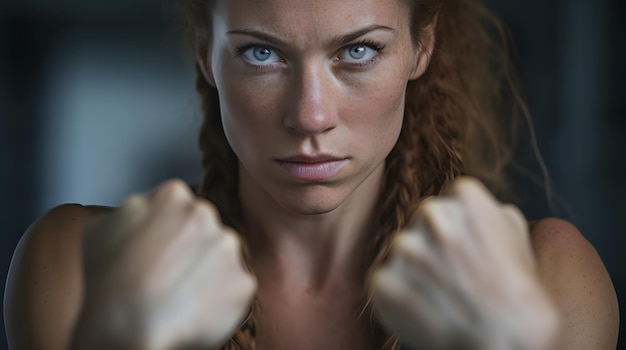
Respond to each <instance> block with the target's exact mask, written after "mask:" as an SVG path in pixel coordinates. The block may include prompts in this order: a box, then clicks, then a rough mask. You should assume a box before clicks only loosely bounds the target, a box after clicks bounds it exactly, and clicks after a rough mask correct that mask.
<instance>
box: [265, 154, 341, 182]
mask: <svg viewBox="0 0 626 350" xmlns="http://www.w3.org/2000/svg"><path fill="white" fill-rule="evenodd" d="M348 161H349V160H348V158H339V157H333V156H328V155H316V156H303V155H299V156H294V157H289V158H283V159H277V160H276V164H278V166H279V168H280V169H281V170H282V171H283V172H284V173H285V174H287V175H288V176H289V177H292V178H294V179H296V180H300V181H305V182H319V181H324V180H329V179H330V178H332V177H333V176H336V175H337V174H339V172H340V171H341V170H342V169H343V168H344V167H345V166H346V165H347V164H348Z"/></svg>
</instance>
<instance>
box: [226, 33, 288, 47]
mask: <svg viewBox="0 0 626 350" xmlns="http://www.w3.org/2000/svg"><path fill="white" fill-rule="evenodd" d="M226 34H227V35H246V36H251V37H255V38H257V39H261V40H263V41H267V42H268V43H270V44H272V45H277V46H287V43H285V42H284V41H283V40H281V39H279V38H277V37H275V36H273V35H270V34H267V33H264V32H261V31H258V30H254V29H234V30H229V31H228V32H226Z"/></svg>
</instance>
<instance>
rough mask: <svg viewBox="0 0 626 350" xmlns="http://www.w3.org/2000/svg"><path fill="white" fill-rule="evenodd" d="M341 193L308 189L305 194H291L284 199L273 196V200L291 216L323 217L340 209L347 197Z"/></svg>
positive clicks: (322, 189) (331, 190)
mask: <svg viewBox="0 0 626 350" xmlns="http://www.w3.org/2000/svg"><path fill="white" fill-rule="evenodd" d="M298 192H299V191H298ZM343 192H344V191H339V190H337V189H332V188H318V189H308V190H307V191H305V193H295V194H291V195H289V196H286V198H285V197H282V196H275V197H274V199H275V200H276V201H277V202H278V204H280V206H282V207H283V208H284V209H285V210H287V211H288V212H291V213H293V214H297V215H306V216H312V215H323V214H328V213H331V212H333V211H335V210H336V209H338V208H339V207H341V205H342V204H343V203H344V202H345V200H346V199H347V197H348V196H349V193H343Z"/></svg>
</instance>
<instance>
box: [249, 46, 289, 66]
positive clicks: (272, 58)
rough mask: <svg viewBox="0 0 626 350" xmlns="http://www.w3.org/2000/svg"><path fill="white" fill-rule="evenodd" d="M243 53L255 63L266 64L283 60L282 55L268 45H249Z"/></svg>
mask: <svg viewBox="0 0 626 350" xmlns="http://www.w3.org/2000/svg"><path fill="white" fill-rule="evenodd" d="M241 55H242V56H243V57H244V58H245V59H246V60H248V61H249V62H250V63H252V64H255V65H266V64H271V63H275V62H279V61H280V60H281V59H280V56H278V54H277V53H276V52H274V50H272V49H270V48H269V47H267V46H249V47H247V48H244V49H243V50H242V53H241Z"/></svg>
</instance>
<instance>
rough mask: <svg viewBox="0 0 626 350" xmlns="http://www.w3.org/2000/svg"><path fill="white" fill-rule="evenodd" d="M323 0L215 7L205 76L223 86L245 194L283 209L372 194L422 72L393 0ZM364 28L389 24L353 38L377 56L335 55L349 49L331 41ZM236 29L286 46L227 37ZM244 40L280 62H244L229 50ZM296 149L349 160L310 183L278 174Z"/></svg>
mask: <svg viewBox="0 0 626 350" xmlns="http://www.w3.org/2000/svg"><path fill="white" fill-rule="evenodd" d="M327 2H328V1H315V2H311V1H292V0H289V3H288V5H286V0H282V1H281V0H274V1H262V2H259V1H249V0H240V1H228V2H226V1H222V2H220V3H219V5H218V6H217V9H216V11H215V12H214V16H213V23H214V25H213V32H214V36H213V45H212V47H211V49H210V52H209V53H208V57H209V64H208V65H207V67H210V72H208V75H211V76H212V79H211V78H210V80H213V83H214V84H215V86H216V87H217V88H218V90H219V91H220V106H221V109H222V119H223V123H224V129H225V132H226V135H227V138H228V140H229V143H230V144H231V147H232V148H233V150H234V151H235V153H236V154H237V156H238V158H239V160H240V162H241V165H242V166H241V171H240V176H241V181H242V188H244V189H246V191H242V192H243V197H244V198H243V199H242V200H244V201H245V200H246V197H248V199H250V200H252V201H258V200H263V201H267V200H268V199H270V198H271V199H270V200H269V202H275V204H278V205H279V206H280V207H282V208H284V209H286V210H287V211H289V212H294V213H299V214H319V213H325V212H329V211H332V210H334V209H336V208H337V207H339V206H340V205H341V204H342V203H344V202H345V201H346V200H347V199H348V200H349V198H351V197H354V196H350V195H351V194H352V193H354V192H355V191H368V192H371V194H370V196H373V195H376V194H377V188H378V187H377V186H378V184H380V182H381V180H382V176H383V170H384V160H385V158H386V156H387V155H388V153H389V152H390V151H391V149H392V148H393V146H394V145H395V143H396V141H397V138H398V136H399V133H400V130H401V127H402V119H403V108H404V98H405V89H406V84H407V82H408V80H409V79H411V78H417V77H418V76H419V75H420V74H421V71H418V70H416V62H417V57H419V51H418V50H417V49H416V48H415V47H414V45H413V44H412V41H411V38H410V36H409V35H408V33H409V30H408V28H409V18H408V14H407V11H406V8H405V7H403V6H402V5H401V4H400V3H399V2H398V3H394V6H390V3H389V2H381V1H346V2H332V6H333V7H334V8H337V10H336V11H333V12H329V11H327V6H328V4H327ZM293 14H297V16H295V15H293ZM296 18H297V23H295V22H294V21H295V19H296ZM370 25H380V26H385V27H389V28H391V29H392V31H387V30H374V31H372V32H370V33H367V34H365V35H364V36H362V37H361V38H359V39H368V40H373V41H376V42H379V43H381V44H382V45H383V46H384V48H383V49H382V50H381V51H380V52H379V56H377V59H376V61H375V62H374V63H373V64H370V65H368V66H366V67H359V68H355V67H351V66H349V65H348V64H346V62H343V61H341V60H339V61H338V60H337V56H338V55H339V54H340V53H341V52H343V50H345V49H346V46H336V45H335V46H333V45H331V40H332V39H333V38H335V37H337V36H341V35H345V34H346V33H350V32H353V31H355V28H356V29H360V28H364V27H367V26H370ZM241 28H245V29H255V30H258V31H261V32H263V33H267V34H269V35H272V36H274V37H278V38H280V39H281V40H282V41H284V42H285V43H286V45H284V46H283V45H281V46H277V45H270V44H269V43H267V42H264V41H262V40H258V39H256V38H254V37H251V36H246V35H229V34H227V32H228V31H230V30H235V29H241ZM294 28H297V31H295V30H294ZM357 42H358V40H354V41H353V42H351V43H350V44H355V43H357ZM248 43H253V44H259V45H268V46H269V47H271V48H273V49H275V50H276V51H277V52H279V55H280V56H281V58H282V60H283V61H282V62H281V63H280V64H279V66H278V67H272V68H270V69H265V68H263V69H256V68H253V67H250V66H249V65H247V64H246V63H244V62H242V60H241V59H239V58H237V57H235V56H236V48H237V47H238V46H240V45H244V44H248ZM303 153H304V154H319V153H324V154H331V155H334V156H338V157H348V158H349V159H350V161H349V164H348V165H347V166H346V167H345V168H344V169H342V171H341V172H340V173H339V174H338V175H337V176H335V177H333V178H332V179H329V180H328V181H324V182H323V183H308V184H304V183H302V182H298V181H295V180H294V179H291V178H289V177H287V176H285V175H284V174H283V173H281V172H280V171H279V169H278V168H277V167H276V164H275V163H274V159H276V158H283V157H288V156H293V155H297V154H303ZM363 183H365V185H364V186H360V185H361V184H363ZM270 205H272V204H270Z"/></svg>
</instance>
